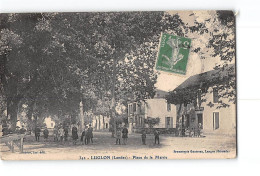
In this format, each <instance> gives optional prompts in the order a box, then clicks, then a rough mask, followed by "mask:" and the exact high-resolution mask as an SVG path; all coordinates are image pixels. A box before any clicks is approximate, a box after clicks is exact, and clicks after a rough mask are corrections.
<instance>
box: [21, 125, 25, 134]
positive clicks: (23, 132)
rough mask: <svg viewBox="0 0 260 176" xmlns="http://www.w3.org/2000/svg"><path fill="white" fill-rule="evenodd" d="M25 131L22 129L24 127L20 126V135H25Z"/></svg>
mask: <svg viewBox="0 0 260 176" xmlns="http://www.w3.org/2000/svg"><path fill="white" fill-rule="evenodd" d="M25 132H26V129H25V128H24V126H22V128H21V129H20V134H25Z"/></svg>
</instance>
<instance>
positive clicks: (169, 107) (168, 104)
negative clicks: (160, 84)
mask: <svg viewBox="0 0 260 176" xmlns="http://www.w3.org/2000/svg"><path fill="white" fill-rule="evenodd" d="M171 110H172V107H171V104H170V103H167V111H171Z"/></svg>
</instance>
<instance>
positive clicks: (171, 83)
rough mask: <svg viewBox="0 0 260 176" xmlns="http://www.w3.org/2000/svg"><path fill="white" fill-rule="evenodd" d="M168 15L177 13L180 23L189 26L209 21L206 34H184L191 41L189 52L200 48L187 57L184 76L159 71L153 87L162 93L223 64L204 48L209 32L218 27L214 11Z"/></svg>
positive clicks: (182, 12) (209, 49)
mask: <svg viewBox="0 0 260 176" xmlns="http://www.w3.org/2000/svg"><path fill="white" fill-rule="evenodd" d="M168 13H170V14H174V13H178V15H179V16H180V18H181V19H182V21H183V22H184V23H185V24H187V25H189V26H192V25H194V22H195V21H197V22H204V21H205V20H208V19H210V21H208V22H206V23H205V24H206V27H207V28H208V30H209V32H208V33H204V34H203V35H200V34H197V33H186V36H187V37H188V38H191V40H192V43H191V49H190V50H193V49H195V48H197V47H200V48H201V51H200V52H198V53H195V52H190V54H189V57H188V64H187V70H186V75H180V74H173V73H165V72H160V71H159V76H158V79H157V83H156V85H155V87H156V88H157V89H160V90H164V91H171V90H174V89H175V88H176V87H177V86H179V85H180V84H181V83H182V82H183V81H185V80H186V79H187V78H189V77H190V76H192V75H195V74H200V73H203V72H206V71H210V70H213V69H214V67H215V66H216V65H218V64H220V63H223V61H221V59H220V58H219V57H212V54H213V49H212V48H207V47H206V45H207V43H208V41H209V39H210V32H213V30H214V29H215V28H218V27H219V26H218V25H219V23H218V22H216V20H214V18H216V12H215V11H173V12H168ZM192 13H194V15H192V16H190V14H192ZM218 29H219V30H220V31H219V32H222V31H221V30H222V29H221V28H218ZM167 33H171V34H173V35H174V33H172V31H168V32H167ZM202 57H205V59H203V58H202ZM234 62H235V59H233V62H232V63H234ZM230 64H231V63H230Z"/></svg>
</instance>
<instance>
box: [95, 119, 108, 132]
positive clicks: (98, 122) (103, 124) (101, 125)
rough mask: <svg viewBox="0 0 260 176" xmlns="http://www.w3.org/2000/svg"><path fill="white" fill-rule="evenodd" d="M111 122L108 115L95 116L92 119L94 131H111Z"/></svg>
mask: <svg viewBox="0 0 260 176" xmlns="http://www.w3.org/2000/svg"><path fill="white" fill-rule="evenodd" d="M109 122H110V118H109V116H107V115H95V116H93V119H92V126H93V129H94V130H97V131H98V130H102V131H108V130H109Z"/></svg>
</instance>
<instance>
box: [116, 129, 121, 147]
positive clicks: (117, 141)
mask: <svg viewBox="0 0 260 176" xmlns="http://www.w3.org/2000/svg"><path fill="white" fill-rule="evenodd" d="M120 139H121V130H120V128H118V129H117V131H116V145H117V144H118V145H120Z"/></svg>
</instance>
